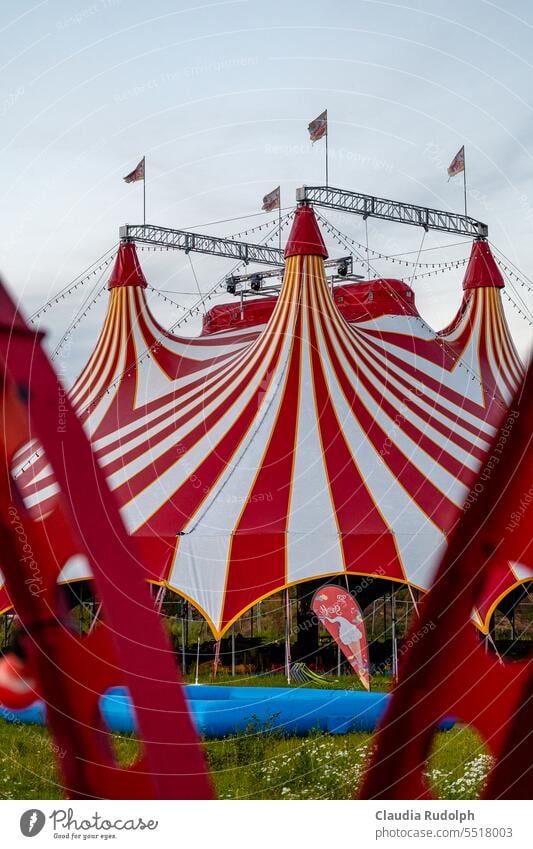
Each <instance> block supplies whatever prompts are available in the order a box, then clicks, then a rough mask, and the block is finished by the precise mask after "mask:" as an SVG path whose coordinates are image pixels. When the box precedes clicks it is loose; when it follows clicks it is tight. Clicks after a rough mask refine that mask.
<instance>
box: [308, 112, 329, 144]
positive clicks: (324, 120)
mask: <svg viewBox="0 0 533 849" xmlns="http://www.w3.org/2000/svg"><path fill="white" fill-rule="evenodd" d="M307 129H308V131H309V138H310V139H311V141H312V142H316V141H318V140H319V139H322V138H324V136H327V134H328V110H327V109H324V111H323V112H321V113H320V115H319V116H318V118H315V120H314V121H311V123H310V124H309V126H308V127H307Z"/></svg>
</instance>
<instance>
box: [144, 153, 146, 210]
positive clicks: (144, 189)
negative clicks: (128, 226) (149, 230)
mask: <svg viewBox="0 0 533 849" xmlns="http://www.w3.org/2000/svg"><path fill="white" fill-rule="evenodd" d="M143 159H144V177H143V224H146V156H144V157H143Z"/></svg>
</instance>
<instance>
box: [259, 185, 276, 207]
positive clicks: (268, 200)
mask: <svg viewBox="0 0 533 849" xmlns="http://www.w3.org/2000/svg"><path fill="white" fill-rule="evenodd" d="M280 206H281V191H280V186H278V187H277V189H273V190H272V191H271V192H269V193H268V195H265V196H264V198H263V206H262V207H261V209H262V210H263V211H264V212H271V211H272V210H273V209H279V208H280Z"/></svg>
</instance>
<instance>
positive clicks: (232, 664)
mask: <svg viewBox="0 0 533 849" xmlns="http://www.w3.org/2000/svg"><path fill="white" fill-rule="evenodd" d="M231 674H232V676H233V677H235V625H234V626H233V628H232V629H231Z"/></svg>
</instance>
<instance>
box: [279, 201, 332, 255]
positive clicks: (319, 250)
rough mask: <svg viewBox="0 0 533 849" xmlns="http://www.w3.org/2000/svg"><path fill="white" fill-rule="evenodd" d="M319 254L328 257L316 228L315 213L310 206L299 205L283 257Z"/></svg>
mask: <svg viewBox="0 0 533 849" xmlns="http://www.w3.org/2000/svg"><path fill="white" fill-rule="evenodd" d="M306 255H307V256H321V257H322V258H323V259H327V258H328V252H327V250H326V246H325V244H324V239H323V238H322V233H321V232H320V230H319V229H318V224H317V220H316V217H315V213H314V212H313V210H312V209H311V207H310V206H301V207H299V209H298V212H297V213H296V216H295V218H294V223H293V226H292V229H291V232H290V236H289V240H288V242H287V245H286V247H285V259H288V258H289V257H290V256H306Z"/></svg>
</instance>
